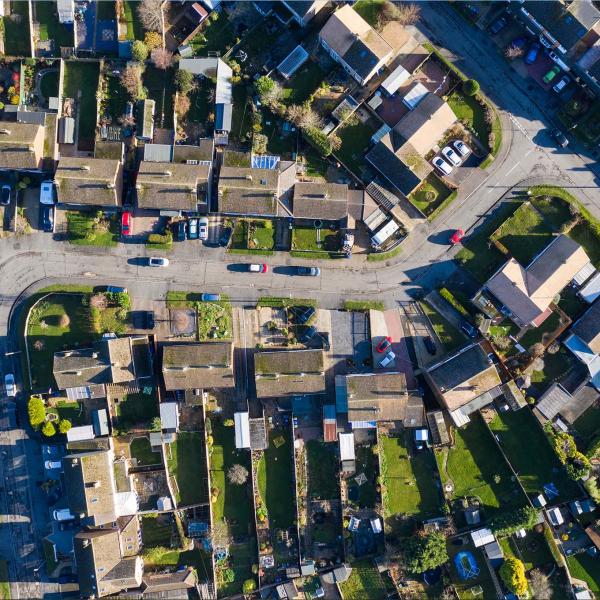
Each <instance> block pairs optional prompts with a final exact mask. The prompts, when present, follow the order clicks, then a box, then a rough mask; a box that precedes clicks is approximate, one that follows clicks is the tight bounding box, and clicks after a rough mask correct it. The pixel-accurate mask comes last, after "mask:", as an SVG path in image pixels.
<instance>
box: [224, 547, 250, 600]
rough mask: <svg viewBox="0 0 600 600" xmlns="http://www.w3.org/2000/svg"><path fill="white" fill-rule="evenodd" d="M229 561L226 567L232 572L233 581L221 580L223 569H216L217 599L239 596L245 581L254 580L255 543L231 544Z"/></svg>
mask: <svg viewBox="0 0 600 600" xmlns="http://www.w3.org/2000/svg"><path fill="white" fill-rule="evenodd" d="M229 552H230V554H229V560H228V562H227V563H226V565H223V567H225V566H226V567H227V568H229V569H231V570H232V571H233V574H234V580H233V581H231V582H228V581H225V580H224V578H223V572H224V568H219V567H217V569H216V571H217V592H218V597H219V598H224V597H229V596H233V595H234V594H240V593H241V591H242V586H243V584H244V581H245V580H246V579H254V580H255V583H256V575H254V574H253V573H252V566H253V565H256V564H257V562H256V561H257V559H256V545H255V542H252V543H247V544H232V545H231V546H229Z"/></svg>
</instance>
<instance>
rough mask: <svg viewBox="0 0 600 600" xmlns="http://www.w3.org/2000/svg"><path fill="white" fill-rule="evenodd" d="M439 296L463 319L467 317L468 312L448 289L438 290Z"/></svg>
mask: <svg viewBox="0 0 600 600" xmlns="http://www.w3.org/2000/svg"><path fill="white" fill-rule="evenodd" d="M440 296H441V297H442V298H443V299H444V300H445V301H446V302H447V303H448V304H450V306H452V307H453V308H455V309H456V310H457V311H458V312H459V313H460V314H461V315H462V316H463V317H467V318H468V317H469V311H468V310H467V309H466V308H465V307H464V306H463V305H462V303H461V302H459V301H458V300H457V298H456V296H455V295H454V294H453V293H452V292H451V291H450V290H449V289H448V288H445V287H443V288H440Z"/></svg>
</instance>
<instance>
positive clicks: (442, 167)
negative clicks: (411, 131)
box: [431, 156, 452, 175]
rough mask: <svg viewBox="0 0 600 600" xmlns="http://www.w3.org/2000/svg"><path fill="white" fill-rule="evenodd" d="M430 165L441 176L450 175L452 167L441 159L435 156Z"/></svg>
mask: <svg viewBox="0 0 600 600" xmlns="http://www.w3.org/2000/svg"><path fill="white" fill-rule="evenodd" d="M431 164H432V165H433V166H434V167H435V168H436V169H437V170H438V171H440V173H441V174H442V175H450V173H452V167H451V166H450V165H449V164H448V163H447V162H446V161H445V160H444V159H443V158H442V157H441V156H436V157H435V158H434V159H433V160H432V161H431Z"/></svg>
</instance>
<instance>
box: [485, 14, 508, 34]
mask: <svg viewBox="0 0 600 600" xmlns="http://www.w3.org/2000/svg"><path fill="white" fill-rule="evenodd" d="M507 24H508V19H507V18H506V17H500V18H499V19H496V20H495V21H494V22H493V23H492V24H491V25H490V27H489V29H488V31H489V32H490V33H491V34H492V35H497V34H499V33H500V32H501V31H502V30H503V29H504V28H505V27H506V25H507Z"/></svg>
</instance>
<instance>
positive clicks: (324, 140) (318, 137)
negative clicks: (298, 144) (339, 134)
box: [303, 127, 332, 156]
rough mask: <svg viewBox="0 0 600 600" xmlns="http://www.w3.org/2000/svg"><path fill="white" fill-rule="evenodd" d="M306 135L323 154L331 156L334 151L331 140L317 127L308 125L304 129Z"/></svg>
mask: <svg viewBox="0 0 600 600" xmlns="http://www.w3.org/2000/svg"><path fill="white" fill-rule="evenodd" d="M303 133H304V137H305V138H306V139H307V140H308V142H309V143H310V144H311V145H313V146H314V147H315V148H316V149H317V150H318V151H319V152H320V153H321V154H322V155H323V156H329V155H330V154H331V152H332V146H331V140H330V139H329V138H328V137H327V136H326V135H325V134H324V133H323V132H322V131H321V130H320V129H317V128H316V127H307V128H306V129H304V130H303Z"/></svg>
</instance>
